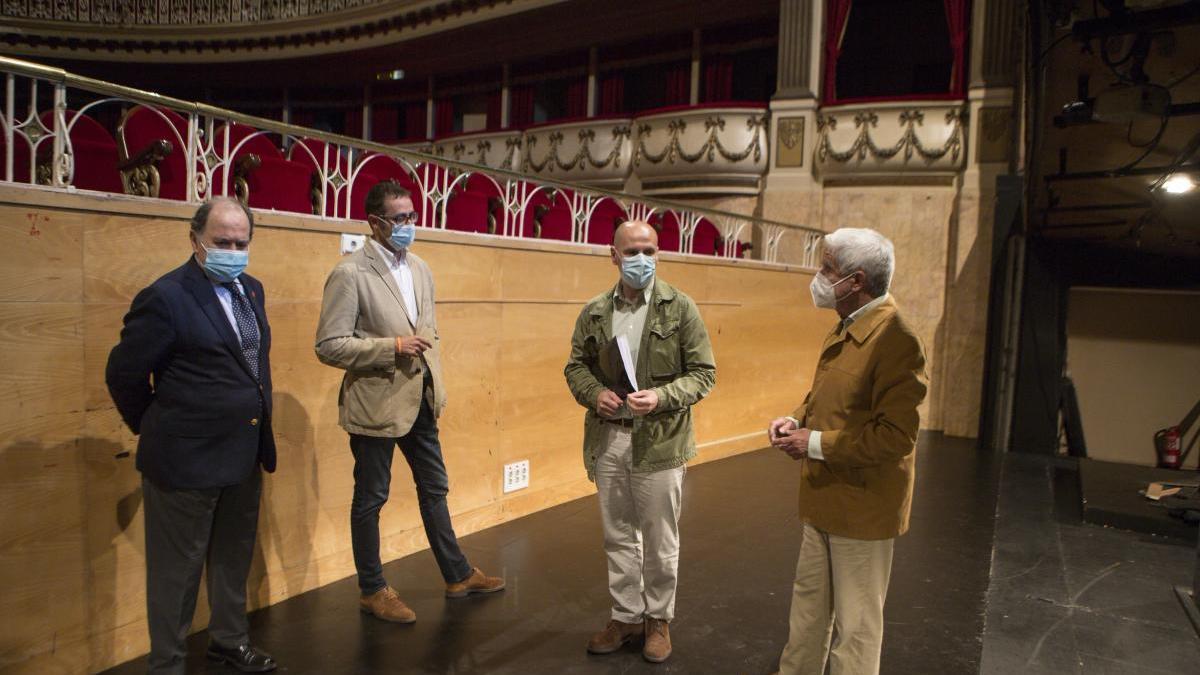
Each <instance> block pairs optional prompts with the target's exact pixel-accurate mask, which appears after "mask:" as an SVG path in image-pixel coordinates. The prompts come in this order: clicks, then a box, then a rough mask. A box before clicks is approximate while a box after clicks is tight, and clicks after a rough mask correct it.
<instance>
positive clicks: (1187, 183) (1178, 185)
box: [1162, 173, 1196, 195]
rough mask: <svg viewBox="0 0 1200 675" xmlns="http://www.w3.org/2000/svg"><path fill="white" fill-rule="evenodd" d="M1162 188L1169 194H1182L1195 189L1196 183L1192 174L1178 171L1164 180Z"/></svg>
mask: <svg viewBox="0 0 1200 675" xmlns="http://www.w3.org/2000/svg"><path fill="white" fill-rule="evenodd" d="M1162 189H1163V191H1165V192H1166V193H1167V194H1172V195H1181V194H1184V193H1185V192H1191V191H1192V190H1195V189H1196V183H1195V181H1193V180H1192V177H1191V176H1189V175H1187V174H1183V173H1177V174H1174V175H1172V176H1170V177H1169V178H1167V179H1166V180H1165V181H1163V184H1162Z"/></svg>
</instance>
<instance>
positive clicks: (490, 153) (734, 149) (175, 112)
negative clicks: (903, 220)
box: [0, 57, 821, 269]
mask: <svg viewBox="0 0 1200 675" xmlns="http://www.w3.org/2000/svg"><path fill="white" fill-rule="evenodd" d="M0 77H2V78H3V82H4V89H3V100H2V101H0V185H7V186H12V185H20V184H24V185H42V186H46V188H47V189H51V190H63V191H76V190H81V191H92V192H94V193H98V194H103V193H109V194H111V193H122V192H124V193H125V194H126V195H127V198H128V199H166V200H174V201H177V202H184V203H191V204H196V203H200V202H202V201H204V200H206V199H209V198H212V197H215V196H221V195H229V196H235V197H236V198H238V199H239V200H241V201H242V202H243V203H247V204H249V206H251V207H253V208H255V209H260V210H267V211H270V210H276V211H283V212H288V213H291V214H295V215H297V216H300V217H312V218H329V219H334V220H338V221H346V220H353V219H362V218H365V204H364V202H365V195H366V193H367V190H369V189H370V187H371V186H372V185H374V184H375V183H377V182H379V181H383V180H393V181H396V182H398V183H400V184H401V185H402V186H404V187H405V188H406V189H408V190H409V193H410V194H411V195H412V198H413V202H414V206H415V207H416V209H417V211H418V212H419V222H420V224H421V225H422V226H423V227H430V228H437V229H446V230H456V231H458V232H462V233H464V234H465V235H467V236H471V235H472V233H473V234H481V235H489V234H490V235H499V236H505V237H511V238H519V239H548V240H557V241H561V242H566V243H571V244H578V245H586V244H592V245H601V246H607V245H608V244H609V243H610V242H611V236H612V228H613V226H614V224H615V223H617V222H621V221H622V220H625V219H638V220H646V221H649V222H650V223H651V224H652V225H654V226H655V227H657V228H660V231H661V235H660V236H661V239H660V241H662V242H663V250H664V251H669V252H673V253H682V254H685V255H697V256H719V257H726V258H735V257H740V256H741V254H742V252H743V249H742V247H741V245H740V243H739V239H742V238H745V237H747V236H749V235H751V233H752V232H753V233H755V234H756V235H757V239H758V240H759V241H761V242H762V245H761V247H760V248H759V249H758V250H756V251H755V257H757V258H758V259H759V260H761V261H763V262H765V263H777V264H788V265H795V266H800V267H804V268H809V269H813V268H815V267H816V261H817V257H816V252H817V247H818V245H819V240H820V236H821V232H819V231H817V230H813V229H811V228H806V227H802V226H798V225H794V224H790V223H782V222H774V221H767V220H763V219H759V218H754V217H750V216H745V215H740V214H736V213H730V212H727V211H721V210H718V209H709V208H705V207H701V206H698V205H694V204H684V203H677V202H669V201H664V200H661V199H656V198H654V197H649V196H644V195H633V194H627V193H624V192H622V191H621V190H622V188H623V187H624V183H625V180H626V179H627V178H628V177H629V176H630V174H631V171H639V175H640V176H641V177H642V180H643V182H647V183H650V184H651V185H650V186H649V189H648V190H647V192H652V191H654V190H655V187H654V186H655V185H657V189H658V190H659V191H662V192H670V191H672V189H675V190H676V191H680V192H684V191H686V192H693V193H694V192H697V191H701V192H702V191H704V190H705V189H709V190H717V189H720V190H723V191H725V192H730V191H736V190H737V189H738V186H742V188H743V189H746V190H747V191H750V192H753V191H757V189H758V187H757V184H758V181H759V179H760V178H761V176H762V173H763V170H764V169H765V167H766V160H767V158H766V118H765V111H764V110H762V109H744V108H716V109H708V110H690V111H678V112H670V113H660V114H655V115H649V116H646V118H645V119H643V120H641V121H640V122H639V123H638V124H639V129H636V130H635V128H634V126H633V125H632V124H631V123H630V120H628V119H617V120H613V119H609V120H600V119H593V120H588V121H586V122H574V123H566V124H556V125H553V126H544V127H535V128H533V129H529V130H526V131H525V132H523V133H522V132H517V131H506V132H489V133H475V134H464V135H459V136H455V137H450V138H444V139H441V140H438V141H436V142H432V143H418V144H416V145H414V146H389V145H384V144H381V143H373V142H370V141H363V140H359V139H354V138H349V137H346V136H341V135H337V134H332V133H326V132H321V131H317V130H313V129H306V128H303V127H297V126H292V125H290V124H284V123H281V122H277V121H273V120H268V119H262V118H257V117H252V116H249V115H243V114H240V113H236V112H233V111H229V110H222V109H219V108H215V107H213V106H209V105H205V104H201V103H194V102H188V101H183V100H179V99H173V98H170V97H166V96H162V95H158V94H153V93H149V92H143V91H138V90H136V89H131V88H128V87H123V86H120V85H115V84H110V83H106V82H100V81H97V80H93V79H89V78H83V77H78V76H75V75H72V74H70V73H67V72H65V71H63V70H59V69H57V68H47V67H45V66H40V65H37V64H33V63H29V62H26V61H20V60H16V59H10V58H7V57H0ZM105 111H111V113H112V114H108V113H105ZM98 112H99V113H105V114H104V115H100V114H98ZM115 118H119V119H120V122H119V124H116V125H115V132H116V133H115V134H114V133H113V132H114V127H112V126H106V125H105V124H104V123H102V122H101V121H100V120H105V119H110V120H111V119H115ZM642 129H644V130H645V132H644V137H643V138H640V139H638V140H636V141H635V137H636V136H637V134H639V133H642V132H641V130H642ZM660 129H669V132H668V133H667V134H666V135H665V136H663V135H659V134H658V130H660ZM693 130H703V131H702V132H701V133H700V135H699V136H696V135H694V134H693ZM656 139H658V140H656ZM635 156H636V157H637V159H639V160H640V168H639V167H638V166H637V165H636V162H635ZM656 180H657V181H660V182H659V183H657V184H655V181H656ZM670 180H676V181H688V186H689V187H688V188H687V189H686V190H684V189H682V188H679V187H678V186H677V187H676V188H669V187H664V186H663V184H662V181H670ZM739 181H744V182H739ZM697 186H699V187H697ZM605 187H609V188H612V189H605ZM781 239H786V240H787V241H788V242H792V241H802V242H804V243H803V245H802V246H801V247H799V248H801V249H802V252H801V253H799V254H798V255H793V254H790V253H789V254H787V255H783V254H782V253H781V252H782V251H784V250H789V251H795V250H797V248H798V247H795V246H792V245H789V246H787V247H786V249H785V248H782V247H781V246H780V240H781Z"/></svg>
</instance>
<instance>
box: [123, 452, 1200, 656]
mask: <svg viewBox="0 0 1200 675" xmlns="http://www.w3.org/2000/svg"><path fill="white" fill-rule="evenodd" d="M796 480H797V472H796V465H794V464H793V462H792V460H790V459H787V458H786V456H785V455H782V454H781V453H779V452H776V450H770V449H767V450H758V452H754V453H749V454H745V455H740V456H736V458H731V459H726V460H721V461H715V462H712V464H706V465H701V466H697V467H695V468H692V470H690V471H689V473H688V478H686V482H685V492H684V515H683V521H682V532H683V534H682V540H683V551H682V556H683V557H682V562H680V584H679V593H678V601H677V619H676V621H674V622H673V623H672V626H671V633H672V638H673V643H674V655H673V656H672V657H671V659H670V661H668V662H667V663H665V664H661V665H653V664H649V663H646V662H644V661H642V657H641V653H640V649H638V647H634V646H628V647H626V649H624V650H623V651H620V652H617V653H614V655H608V656H590V655H588V653H586V651H584V645H586V643H587V639H588V637H589V635H590V634H592V633H593V632H594V631H598V629H600V628H601V627H602V626H604V622H605V621H606V620H607V616H608V596H607V591H606V586H605V579H606V572H605V558H604V552H602V550H601V531H600V520H599V507H598V506H596V502H595V497H594V496H592V497H586V498H582V500H576V501H574V502H569V503H566V504H562V506H559V507H554V508H551V509H547V510H544V512H540V513H536V514H533V515H529V516H526V518H522V519H518V520H515V521H512V522H506V524H504V525H499V526H497V527H492V528H490V530H485V531H482V532H478V533H475V534H472V536H468V537H464V538H463V539H462V542H463V548H464V550H466V551H467V554H468V555H469V556H470V558H472V560H473V562H475V563H476V565H480V566H481V567H484V568H485V569H487V571H488V572H491V571H498V573H502V574H504V575H505V577H506V579H508V590H505V591H504V592H503V593H498V595H494V596H486V597H474V598H469V599H463V601H448V599H445V598H444V597H443V586H442V579H440V577H439V575H438V572H437V566H436V563H434V561H433V556H432V555H431V554H430V552H428V551H422V552H419V554H414V555H410V556H407V557H404V558H401V560H397V561H394V562H391V563H389V565H388V566H385V571H386V574H388V579H389V581H390V583H391V584H392V585H394V586H395V587H396V589H397V590H398V592H400V595H401V597H402V598H403V599H404V601H406V602H408V603H409V604H410V605H412V607H413V609H414V610H415V611H416V614H418V621H416V623H415V625H412V626H397V625H390V623H384V622H382V621H378V620H374V619H371V617H368V616H365V615H362V614H361V613H359V609H358V603H356V595H358V589H356V586H355V583H354V579H353V578H347V579H343V580H341V581H337V583H335V584H330V585H329V586H325V587H322V589H318V590H316V591H311V592H307V593H304V595H300V596H298V597H295V598H292V599H288V601H286V602H282V603H280V604H276V605H274V607H270V608H266V609H263V610H260V611H257V613H254V614H252V615H251V631H252V634H253V638H254V640H256V644H258V645H260V646H263V647H264V649H266V650H268V651H270V652H271V653H272V655H275V657H276V658H277V659H278V662H280V664H281V667H280V671H281V673H296V674H322V675H325V674H374V673H428V674H442V673H446V674H463V673H488V674H491V673H498V674H512V675H517V674H521V675H524V674H529V673H539V674H540V673H554V674H559V673H580V674H583V673H700V674H709V673H714V674H715V673H720V674H725V673H728V674H746V675H764V674H768V673H772V671H774V669H775V667H776V663H778V658H779V652H780V650H781V649H782V645H784V643H785V641H786V638H787V614H788V603H790V585H791V580H792V573H793V569H794V565H796V556H797V552H798V550H799V538H798V531H799V528H798V524H797V520H796V507H794V502H796ZM1081 515H1082V509H1081V492H1080V476H1079V466H1078V462H1076V461H1075V460H1068V459H1055V458H1046V456H1039V455H1028V454H1020V453H1013V454H1009V455H1006V456H1003V458H994V456H991V455H990V454H988V453H980V452H978V450H976V449H974V443H973V442H972V441H964V440H955V438H944V437H942V436H940V435H934V434H928V435H923V436H922V440H920V444H919V449H918V471H917V490H916V498H914V506H913V516H912V528H911V530H910V532H908V533H907V534H906V536H904V537H901V538H900V539H899V540H898V542H896V549H895V560H894V563H893V573H892V585H890V590H889V593H888V603H887V610H886V617H884V619H886V631H884V638H883V659H882V663H883V665H882V671H883V673H884V674H928V673H947V674H960V673H961V674H967V673H985V674H988V675H992V674H995V675H1007V674H1043V673H1044V674H1056V675H1057V674H1063V673H1081V674H1091V673H1097V674H1109V673H1112V674H1117V673H1120V674H1122V675H1126V674H1164V673H1171V674H1192V673H1195V664H1196V663H1200V639H1198V638H1196V634H1195V633H1194V631H1193V628H1192V626H1190V623H1189V622H1188V619H1187V616H1186V614H1184V613H1183V610H1182V609H1181V607H1180V603H1178V602H1177V599H1176V598H1175V596H1174V592H1172V589H1174V586H1176V585H1188V584H1190V580H1192V577H1190V575H1192V569H1193V565H1194V556H1195V549H1194V546H1193V545H1192V544H1190V543H1189V542H1188V540H1187V539H1184V538H1175V537H1163V536H1153V534H1146V533H1138V532H1132V531H1126V530H1117V528H1112V527H1102V526H1098V525H1093V524H1087V522H1084V520H1082V518H1081ZM985 621H986V626H985ZM206 640H208V637H206V634H205V633H204V632H200V633H198V634H196V635H193V637H192V639H191V655H192V658H191V662H190V668H188V671H190V673H211V674H217V673H220V674H227V673H233V670H228V669H226V667H222V665H210V664H208V663H206V662H205V661H204V657H203V652H204V645H205V644H206ZM144 671H145V664H144V659H136V661H133V662H130V663H126V664H124V665H121V667H118V668H114V669H112V670H109V671H108V673H110V674H115V675H126V674H134V673H144Z"/></svg>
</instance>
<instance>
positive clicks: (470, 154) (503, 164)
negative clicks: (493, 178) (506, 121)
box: [412, 131, 521, 171]
mask: <svg viewBox="0 0 1200 675" xmlns="http://www.w3.org/2000/svg"><path fill="white" fill-rule="evenodd" d="M412 149H413V150H417V151H419V152H420V151H427V152H430V153H431V154H433V155H434V156H436V157H445V158H447V159H452V160H454V161H456V162H466V163H468V164H478V165H479V166H486V167H488V168H489V169H505V170H508V171H515V170H517V169H518V168H520V164H521V132H520V131H478V132H474V133H468V134H456V135H454V136H450V137H447V138H439V139H437V140H435V141H434V142H433V145H432V148H431V149H429V150H424V149H422V148H412Z"/></svg>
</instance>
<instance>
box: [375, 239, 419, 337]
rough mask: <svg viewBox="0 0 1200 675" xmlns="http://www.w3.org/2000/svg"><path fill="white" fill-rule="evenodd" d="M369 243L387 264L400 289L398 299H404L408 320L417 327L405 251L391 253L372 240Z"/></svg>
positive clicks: (414, 302)
mask: <svg viewBox="0 0 1200 675" xmlns="http://www.w3.org/2000/svg"><path fill="white" fill-rule="evenodd" d="M371 243H372V244H374V245H375V249H376V250H378V251H379V254H380V255H382V256H383V261H384V262H385V263H387V266H388V269H389V270H391V271H392V278H393V279H395V280H396V287H397V288H399V289H400V297H402V298H404V309H405V310H407V311H408V318H409V320H410V321H412V324H413V326H414V327H415V326H416V325H417V292H416V290H414V289H413V276H412V268H410V267H409V266H408V256H407V255H406V253H407V251H400V252H399V253H392V252H391V251H389V250H388V249H387V247H386V246H384V245H383V244H381V243H379V242H377V241H375V240H374V239H372V240H371Z"/></svg>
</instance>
